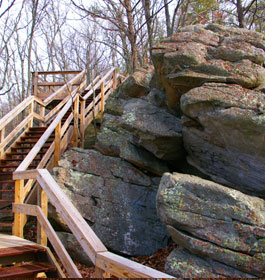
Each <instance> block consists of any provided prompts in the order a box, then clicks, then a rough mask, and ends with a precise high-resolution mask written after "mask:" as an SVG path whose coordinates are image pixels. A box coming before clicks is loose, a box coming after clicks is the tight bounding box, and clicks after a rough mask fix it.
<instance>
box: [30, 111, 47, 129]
mask: <svg viewBox="0 0 265 280" xmlns="http://www.w3.org/2000/svg"><path fill="white" fill-rule="evenodd" d="M32 116H33V118H35V119H37V120H39V121H42V122H44V118H43V117H42V116H41V115H39V114H37V113H35V112H34V113H32ZM33 118H32V121H33ZM31 127H32V126H31Z"/></svg>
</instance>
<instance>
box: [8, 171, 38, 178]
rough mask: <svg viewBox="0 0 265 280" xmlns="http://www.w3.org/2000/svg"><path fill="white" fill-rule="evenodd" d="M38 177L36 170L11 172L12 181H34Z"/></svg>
mask: <svg viewBox="0 0 265 280" xmlns="http://www.w3.org/2000/svg"><path fill="white" fill-rule="evenodd" d="M37 175H38V171H37V169H31V170H23V171H19V172H17V171H15V172H13V180H27V179H36V177H37Z"/></svg>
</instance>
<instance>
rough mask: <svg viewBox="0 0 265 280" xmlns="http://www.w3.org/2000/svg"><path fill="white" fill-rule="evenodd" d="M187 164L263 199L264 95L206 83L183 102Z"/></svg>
mask: <svg viewBox="0 0 265 280" xmlns="http://www.w3.org/2000/svg"><path fill="white" fill-rule="evenodd" d="M181 108H182V111H183V113H184V114H185V116H186V118H187V117H188V118H189V119H190V120H192V121H193V123H188V122H187V121H185V122H183V124H184V127H183V135H184V145H185V148H186V150H187V151H188V161H189V163H190V164H191V165H193V166H195V167H197V168H198V169H200V170H201V171H202V172H204V173H205V174H208V175H209V176H211V177H212V178H213V180H215V181H219V182H223V183H225V184H227V185H231V186H233V187H234V188H237V189H240V190H241V191H243V192H246V193H251V194H256V195H258V196H261V197H265V184H264V181H265V149H264V135H265V134H264V133H265V96H264V94H263V93H262V92H261V91H254V90H247V89H243V88H242V87H240V86H237V85H225V84H206V85H204V86H202V87H200V88H195V89H192V90H190V91H189V92H188V93H187V94H185V95H183V96H182V98H181Z"/></svg>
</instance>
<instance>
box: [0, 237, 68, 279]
mask: <svg viewBox="0 0 265 280" xmlns="http://www.w3.org/2000/svg"><path fill="white" fill-rule="evenodd" d="M0 265H1V267H0V278H21V277H23V278H24V277H27V278H28V277H30V278H36V277H38V276H39V277H49V278H62V277H63V278H64V277H65V276H64V274H63V273H62V271H61V269H60V268H59V266H58V264H57V263H56V261H55V259H54V258H53V256H52V255H51V253H50V251H49V250H48V248H45V247H43V246H40V245H37V244H35V243H33V242H30V241H28V240H25V239H22V238H19V237H16V236H12V235H5V234H0Z"/></svg>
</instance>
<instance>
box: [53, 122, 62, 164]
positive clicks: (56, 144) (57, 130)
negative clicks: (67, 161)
mask: <svg viewBox="0 0 265 280" xmlns="http://www.w3.org/2000/svg"><path fill="white" fill-rule="evenodd" d="M60 146H61V121H59V123H58V124H57V126H56V128H55V139H54V166H57V165H58V161H59V160H60V157H61V148H60Z"/></svg>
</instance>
